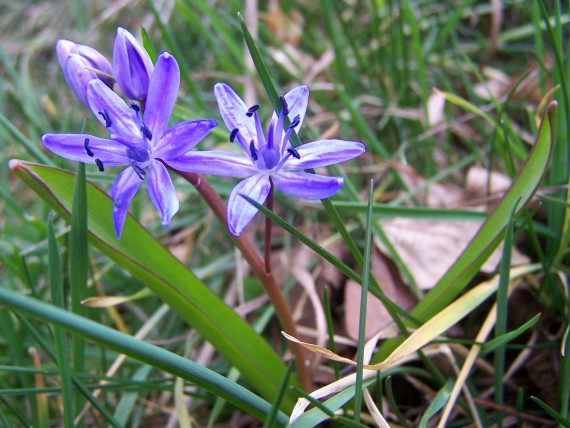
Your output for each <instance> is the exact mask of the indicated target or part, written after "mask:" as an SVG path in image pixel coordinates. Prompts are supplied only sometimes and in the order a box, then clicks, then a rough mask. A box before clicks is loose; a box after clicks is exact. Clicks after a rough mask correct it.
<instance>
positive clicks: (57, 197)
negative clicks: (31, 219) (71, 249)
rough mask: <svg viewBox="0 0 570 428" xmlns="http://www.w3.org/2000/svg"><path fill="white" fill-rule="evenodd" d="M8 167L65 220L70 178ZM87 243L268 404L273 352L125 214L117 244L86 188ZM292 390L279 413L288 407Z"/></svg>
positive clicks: (103, 202)
mask: <svg viewBox="0 0 570 428" xmlns="http://www.w3.org/2000/svg"><path fill="white" fill-rule="evenodd" d="M10 167H11V169H12V170H14V171H15V172H16V174H17V175H18V176H19V177H20V178H21V179H22V180H23V181H25V182H26V183H27V184H28V185H29V186H30V187H31V188H32V189H33V190H34V191H36V193H38V195H40V196H41V197H42V198H43V199H45V201H46V202H47V203H48V204H49V205H51V206H52V208H54V209H55V210H56V211H57V212H58V214H60V215H61V216H62V217H63V218H65V219H66V220H69V219H70V210H71V205H72V191H71V189H72V188H73V179H74V175H73V174H72V173H70V172H68V171H64V170H61V169H58V168H53V167H48V166H44V165H38V164H32V163H26V162H22V161H17V160H13V161H11V162H10ZM87 200H88V210H87V212H88V224H89V240H90V242H91V244H92V245H94V246H95V247H96V248H97V249H99V251H101V252H102V253H104V254H105V255H107V256H108V257H109V258H111V259H112V260H114V261H115V262H116V263H117V264H118V265H120V266H121V267H122V268H124V269H125V270H127V271H129V272H130V273H131V274H132V275H133V276H134V277H136V278H137V279H138V280H139V281H141V282H142V283H143V284H144V285H146V286H147V287H148V288H149V289H151V290H152V291H153V292H154V293H155V294H156V295H157V296H158V297H159V298H160V299H161V300H162V301H164V302H165V303H166V304H168V305H169V306H170V308H171V309H172V310H173V311H175V312H176V313H177V314H178V315H179V316H180V317H181V318H182V319H184V320H185V321H186V322H188V323H189V324H190V326H192V327H193V328H195V329H196V330H197V331H198V332H200V334H201V335H202V336H203V337H204V338H205V339H206V340H208V341H209V342H210V343H211V344H212V345H213V346H214V347H215V348H216V350H217V351H218V352H219V353H220V354H222V355H223V356H224V357H225V358H226V359H227V360H228V361H229V362H230V363H231V364H232V365H234V366H236V367H237V368H238V369H239V370H240V372H241V373H242V375H243V376H244V377H245V378H246V379H247V380H248V381H249V382H250V383H251V384H252V385H253V387H254V388H255V389H256V390H257V391H258V392H259V393H260V394H261V395H262V396H263V397H264V398H266V399H268V400H269V401H272V400H273V398H274V397H275V394H276V393H277V390H278V385H279V383H280V380H281V379H282V377H283V375H284V374H285V365H284V364H283V362H282V361H281V359H280V358H279V356H278V355H277V354H276V353H275V351H273V349H272V348H271V347H270V346H269V345H268V344H267V343H266V342H265V341H264V340H263V339H262V338H261V337H260V336H259V335H258V334H257V333H256V332H255V331H254V330H253V329H252V328H251V327H250V326H249V325H248V324H247V323H246V322H245V321H244V320H243V319H241V318H240V317H239V316H238V315H237V314H236V313H235V312H234V311H233V310H232V309H231V308H229V307H228V306H227V305H226V304H225V303H223V301H222V300H221V299H220V298H219V297H218V296H216V295H215V294H214V293H213V292H212V291H211V290H210V289H209V288H208V287H207V286H206V285H205V284H204V283H202V282H201V281H200V280H199V279H198V278H197V277H196V276H194V274H193V273H192V272H190V271H189V270H188V269H187V268H186V267H185V266H184V265H183V264H182V263H181V262H179V261H178V260H177V259H176V258H175V257H174V256H173V255H172V254H171V253H170V252H168V251H167V250H166V249H165V248H164V247H162V246H161V245H160V244H159V242H158V241H156V240H155V239H154V238H153V237H152V236H151V235H150V234H149V233H148V232H147V231H146V230H145V229H144V228H143V227H142V226H141V225H140V224H139V223H137V221H136V220H135V219H134V218H133V217H132V216H130V215H129V216H128V217H127V220H126V222H125V226H124V229H123V235H122V238H121V239H120V240H117V239H116V238H115V235H114V231H113V230H114V229H113V225H112V218H111V217H112V216H111V212H112V206H113V203H112V201H111V199H110V198H109V196H108V195H107V194H106V193H104V192H103V191H102V190H101V189H99V188H98V187H96V186H95V185H93V184H91V183H88V184H87ZM292 394H293V393H292V392H291V391H289V392H288V395H286V397H285V399H284V402H283V403H284V404H283V406H282V408H283V409H288V408H291V407H292V404H293V401H292V400H293V399H292Z"/></svg>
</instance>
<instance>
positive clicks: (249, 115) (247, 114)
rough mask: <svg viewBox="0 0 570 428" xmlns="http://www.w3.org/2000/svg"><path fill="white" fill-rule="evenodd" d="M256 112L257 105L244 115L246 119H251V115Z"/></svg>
mask: <svg viewBox="0 0 570 428" xmlns="http://www.w3.org/2000/svg"><path fill="white" fill-rule="evenodd" d="M257 110H259V104H255V105H253V106H251V107H250V108H249V109H248V110H247V113H246V114H245V115H246V116H247V117H251V116H253V113H255V112H256V111H257Z"/></svg>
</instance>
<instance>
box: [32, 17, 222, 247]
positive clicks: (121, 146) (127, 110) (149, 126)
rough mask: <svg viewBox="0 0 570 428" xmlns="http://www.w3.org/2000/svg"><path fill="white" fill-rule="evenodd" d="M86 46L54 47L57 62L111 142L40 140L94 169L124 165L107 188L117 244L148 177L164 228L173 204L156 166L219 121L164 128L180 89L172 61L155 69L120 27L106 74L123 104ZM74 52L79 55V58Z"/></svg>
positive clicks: (165, 177) (101, 61)
mask: <svg viewBox="0 0 570 428" xmlns="http://www.w3.org/2000/svg"><path fill="white" fill-rule="evenodd" d="M62 45H63V46H65V48H62V47H61V46H62ZM85 48H86V47H85V46H81V45H76V48H73V47H72V44H71V42H67V41H59V42H58V45H57V52H58V57H59V59H60V64H63V66H62V69H63V72H64V75H65V77H66V80H67V82H68V83H69V86H70V87H71V88H72V90H73V91H74V92H75V94H76V95H77V96H78V98H79V99H80V100H82V101H83V100H84V99H85V101H84V103H85V104H86V105H87V106H88V107H89V108H90V109H91V111H92V112H93V114H94V115H95V117H96V118H97V119H98V120H99V122H100V123H101V125H103V126H105V127H106V128H107V130H108V131H109V133H110V134H111V138H110V139H105V138H99V137H96V136H94V135H89V134H45V135H44V136H43V137H42V141H43V143H44V145H45V146H46V147H47V148H48V149H50V150H51V151H53V152H54V153H57V154H58V155H60V156H63V157H65V158H67V159H72V160H77V161H80V162H85V163H91V164H96V165H97V167H98V168H99V170H100V171H104V169H105V167H107V166H117V165H128V168H127V169H125V170H123V172H121V173H120V174H119V175H118V177H117V178H116V180H115V182H114V183H113V186H112V188H111V197H112V198H113V201H114V207H113V222H114V224H115V233H116V236H117V238H120V236H121V233H122V230H123V225H124V223H125V218H126V216H127V211H128V208H129V204H130V202H131V199H132V198H133V197H134V195H135V193H136V192H137V190H138V189H139V188H140V186H141V184H142V182H143V180H144V179H145V177H147V175H148V177H147V178H148V181H147V184H148V186H147V187H148V195H149V197H150V199H151V201H152V203H153V204H154V206H155V207H156V208H157V209H158V211H159V212H160V214H161V216H162V224H163V225H164V226H168V225H169V224H170V220H171V219H172V216H174V214H175V213H176V212H177V211H178V208H179V202H178V197H177V196H176V191H175V189H174V185H173V184H172V181H171V179H170V176H169V174H168V171H167V170H166V167H165V166H164V164H163V162H166V163H168V162H170V161H172V160H174V159H176V158H177V157H178V156H180V155H182V154H184V153H186V152H187V151H188V150H190V149H192V147H194V146H195V145H196V144H198V142H200V140H202V139H203V138H204V137H205V136H206V135H208V133H209V132H210V130H211V129H212V128H214V127H215V126H217V124H218V122H217V121H216V120H212V119H204V120H193V121H185V122H180V123H178V124H176V125H174V126H173V127H171V128H168V129H167V126H168V121H169V120H170V114H171V113H172V109H173V107H174V103H175V102H176V97H177V95H178V89H179V86H180V70H179V68H178V63H177V62H176V60H175V59H174V57H173V56H172V55H170V54H169V53H163V54H162V55H160V56H159V57H158V60H157V62H156V67H155V66H153V64H152V61H151V60H150V57H149V56H148V54H147V52H146V51H145V50H144V49H143V47H142V46H140V45H139V44H138V42H137V40H136V39H135V38H134V37H133V36H132V35H131V34H130V33H129V32H127V31H126V30H125V29H123V28H119V29H118V31H117V37H116V39H115V47H114V50H113V67H112V69H113V71H112V74H111V75H112V76H113V77H114V78H115V79H116V81H117V84H118V86H119V88H120V89H121V90H122V91H123V92H124V93H125V94H128V96H129V98H131V102H130V103H129V104H127V103H125V101H123V99H122V98H121V97H119V95H117V94H116V93H115V92H113V90H112V89H111V88H112V85H110V84H109V83H108V82H105V80H103V79H101V78H99V73H100V71H101V70H107V66H109V67H110V65H109V63H108V61H106V59H105V58H104V57H103V56H102V55H101V54H98V53H97V55H95V54H93V52H96V51H95V50H94V49H91V48H88V49H85ZM64 51H67V52H71V53H70V54H69V56H68V58H67V59H65V58H62V57H63V54H64ZM74 52H83V56H81V54H77V53H74ZM60 53H61V54H60ZM86 53H88V54H89V56H87V55H86ZM80 58H81V59H80ZM85 58H91V59H89V60H88V59H85ZM72 61H73V62H72ZM87 63H88V64H90V66H87V65H86V64H87ZM91 67H93V68H94V69H96V71H92V69H91ZM86 76H89V77H90V79H88V78H87V77H86ZM105 77H106V76H105ZM70 82H71V83H70ZM132 101H139V104H137V103H135V102H132ZM143 105H144V111H141V107H142V106H143Z"/></svg>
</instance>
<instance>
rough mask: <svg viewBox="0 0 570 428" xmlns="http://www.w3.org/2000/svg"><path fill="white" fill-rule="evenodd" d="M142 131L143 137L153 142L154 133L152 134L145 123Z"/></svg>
mask: <svg viewBox="0 0 570 428" xmlns="http://www.w3.org/2000/svg"><path fill="white" fill-rule="evenodd" d="M140 129H141V132H142V133H143V135H144V136H145V137H146V139H147V140H149V141H152V132H150V129H148V128H147V127H146V125H145V124H144V123H143V124H142V126H141V128H140Z"/></svg>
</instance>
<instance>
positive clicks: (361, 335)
mask: <svg viewBox="0 0 570 428" xmlns="http://www.w3.org/2000/svg"><path fill="white" fill-rule="evenodd" d="M373 197H374V181H370V190H369V192H368V213H367V215H366V229H365V233H366V237H365V241H364V267H363V270H362V287H361V290H360V319H359V320H358V347H357V351H356V355H357V360H356V383H355V388H356V389H355V396H354V422H360V410H361V408H362V380H363V372H364V370H363V366H364V341H365V335H366V309H367V304H368V284H369V282H370V249H371V247H372V219H373V216H372V200H373Z"/></svg>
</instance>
